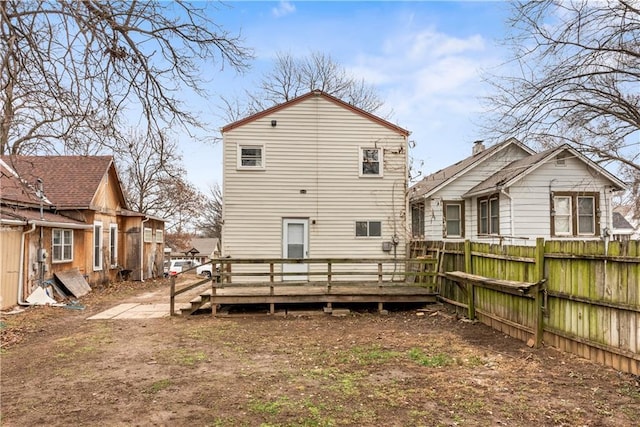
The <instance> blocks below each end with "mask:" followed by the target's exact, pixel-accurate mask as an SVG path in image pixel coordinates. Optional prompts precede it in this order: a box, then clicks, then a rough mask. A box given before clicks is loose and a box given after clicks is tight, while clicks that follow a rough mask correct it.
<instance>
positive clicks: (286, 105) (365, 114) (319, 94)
mask: <svg viewBox="0 0 640 427" xmlns="http://www.w3.org/2000/svg"><path fill="white" fill-rule="evenodd" d="M313 97H322V98H324V99H326V100H328V101H330V102H333V103H334V104H336V105H338V106H340V107H342V108H345V109H347V110H350V111H352V112H354V113H356V114H358V115H360V116H362V117H364V118H366V119H369V120H371V121H373V122H375V123H378V124H380V125H382V126H384V127H386V128H388V129H391V130H393V131H395V132H398V133H399V134H401V135H404V136H409V133H410V132H409V131H408V130H406V129H403V128H401V127H400V126H397V125H394V124H393V123H391V122H388V121H387V120H384V119H382V118H380V117H378V116H376V115H374V114H371V113H369V112H367V111H364V110H363V109H361V108H358V107H355V106H353V105H351V104H349V103H347V102H344V101H343V100H341V99H339V98H336V97H335V96H332V95H329V94H328V93H326V92H323V91H321V90H314V91H311V92H309V93H306V94H304V95H301V96H299V97H297V98H294V99H291V100H289V101H286V102H283V103H282V104H278V105H274V106H273V107H271V108H267V109H266V110H263V111H260V112H258V113H255V114H252V115H250V116H247V117H245V118H244V119H240V120H238V121H235V122H233V123H229V124H228V125H226V126H224V127H223V128H222V133H225V132H229V131H230V130H232V129H235V128H238V127H240V126H243V125H245V124H247V123H251V122H253V121H255V120H258V119H260V118H262V117H264V116H268V115H269V114H273V113H275V112H277V111H280V110H284V109H285V108H289V107H291V106H293V105H296V104H299V103H301V102H303V101H306V100H307V99H310V98H313Z"/></svg>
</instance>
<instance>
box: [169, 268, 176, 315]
mask: <svg viewBox="0 0 640 427" xmlns="http://www.w3.org/2000/svg"><path fill="white" fill-rule="evenodd" d="M170 283H171V290H170V291H169V292H170V293H171V298H170V300H169V315H170V316H173V315H174V314H175V310H176V276H171V280H170Z"/></svg>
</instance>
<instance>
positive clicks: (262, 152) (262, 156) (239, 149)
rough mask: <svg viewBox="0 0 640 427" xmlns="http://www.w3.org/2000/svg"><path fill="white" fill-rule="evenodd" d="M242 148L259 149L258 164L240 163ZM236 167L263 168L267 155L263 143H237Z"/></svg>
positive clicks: (241, 168) (264, 167)
mask: <svg viewBox="0 0 640 427" xmlns="http://www.w3.org/2000/svg"><path fill="white" fill-rule="evenodd" d="M243 148H259V149H260V163H261V164H260V166H245V165H243V164H242V149H243ZM236 150H237V151H236V169H237V170H265V169H266V167H267V166H266V163H267V156H266V152H265V147H264V144H263V143H257V144H243V143H238V144H237V145H236Z"/></svg>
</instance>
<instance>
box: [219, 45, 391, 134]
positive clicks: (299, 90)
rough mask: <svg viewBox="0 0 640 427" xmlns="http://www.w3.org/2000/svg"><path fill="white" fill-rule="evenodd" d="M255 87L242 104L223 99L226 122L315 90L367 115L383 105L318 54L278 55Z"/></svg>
mask: <svg viewBox="0 0 640 427" xmlns="http://www.w3.org/2000/svg"><path fill="white" fill-rule="evenodd" d="M257 87H258V88H259V89H258V90H257V91H247V92H246V94H245V100H238V99H233V100H229V99H223V102H224V103H225V106H224V111H223V114H224V118H225V119H226V120H227V121H229V122H232V121H236V120H238V119H240V118H242V117H244V116H247V115H250V114H253V113H256V112H259V111H262V110H265V109H267V108H269V107H272V106H274V105H276V104H281V103H283V102H286V101H289V100H291V99H293V98H296V97H298V96H300V95H303V94H305V93H307V92H310V91H312V90H316V89H318V90H321V91H323V92H326V93H328V94H329V95H332V96H335V97H336V98H339V99H341V100H343V101H345V102H347V103H349V104H351V105H353V106H356V107H358V108H361V109H363V110H365V111H367V112H370V113H376V112H377V111H378V110H379V109H380V108H381V107H382V106H383V104H384V102H383V101H382V100H381V98H380V96H379V95H378V93H377V91H376V90H375V88H374V87H373V86H371V85H368V84H367V83H366V82H365V81H364V79H361V78H358V77H356V76H353V75H351V74H350V73H348V71H347V70H346V69H345V68H344V67H343V66H342V65H340V64H339V63H337V62H336V61H335V60H334V59H333V58H332V57H331V56H330V55H328V54H324V53H320V52H311V54H310V55H309V56H306V57H302V58H297V57H294V56H292V55H291V54H290V53H282V52H281V53H278V54H277V56H276V59H275V62H274V64H273V68H272V69H271V70H270V71H268V72H266V73H265V74H264V75H263V76H262V78H261V80H260V82H259V83H258V84H257Z"/></svg>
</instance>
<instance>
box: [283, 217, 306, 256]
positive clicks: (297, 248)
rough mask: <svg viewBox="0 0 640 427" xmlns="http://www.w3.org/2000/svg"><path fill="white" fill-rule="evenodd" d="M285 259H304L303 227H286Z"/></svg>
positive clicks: (293, 225)
mask: <svg viewBox="0 0 640 427" xmlns="http://www.w3.org/2000/svg"><path fill="white" fill-rule="evenodd" d="M287 258H304V225H303V224H289V225H288V226H287Z"/></svg>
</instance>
